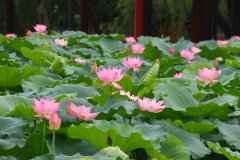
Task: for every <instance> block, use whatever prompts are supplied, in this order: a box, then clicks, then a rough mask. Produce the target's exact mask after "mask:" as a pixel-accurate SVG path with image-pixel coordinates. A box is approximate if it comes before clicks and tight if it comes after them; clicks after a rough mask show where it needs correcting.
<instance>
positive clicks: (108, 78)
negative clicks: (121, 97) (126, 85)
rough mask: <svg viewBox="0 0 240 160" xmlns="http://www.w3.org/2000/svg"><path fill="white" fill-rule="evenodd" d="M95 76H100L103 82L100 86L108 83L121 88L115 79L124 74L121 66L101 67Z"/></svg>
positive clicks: (118, 79) (117, 79) (119, 78)
mask: <svg viewBox="0 0 240 160" xmlns="http://www.w3.org/2000/svg"><path fill="white" fill-rule="evenodd" d="M96 74H97V76H98V78H100V79H101V80H102V81H103V82H104V83H103V84H101V86H105V85H107V84H109V85H110V86H111V85H113V86H114V87H115V88H117V89H122V87H121V86H120V85H119V84H117V83H116V82H117V81H120V80H121V79H122V78H123V77H124V74H123V73H122V68H120V69H118V68H110V67H108V68H103V69H102V70H99V71H97V73H96Z"/></svg>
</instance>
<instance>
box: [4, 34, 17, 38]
mask: <svg viewBox="0 0 240 160" xmlns="http://www.w3.org/2000/svg"><path fill="white" fill-rule="evenodd" d="M6 37H13V38H16V37H17V35H16V34H15V33H8V34H6Z"/></svg>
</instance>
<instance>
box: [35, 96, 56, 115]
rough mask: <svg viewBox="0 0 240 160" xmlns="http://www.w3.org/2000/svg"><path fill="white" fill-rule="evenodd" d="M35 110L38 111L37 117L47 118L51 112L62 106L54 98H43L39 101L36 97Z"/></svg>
mask: <svg viewBox="0 0 240 160" xmlns="http://www.w3.org/2000/svg"><path fill="white" fill-rule="evenodd" d="M34 103H35V105H33V106H32V107H33V110H34V111H35V112H36V113H37V115H36V117H39V118H46V119H49V118H50V116H51V114H52V113H54V112H57V110H58V108H59V107H60V103H55V100H54V99H52V100H50V99H47V98H46V99H43V98H41V99H40V101H38V100H37V99H36V98H34Z"/></svg>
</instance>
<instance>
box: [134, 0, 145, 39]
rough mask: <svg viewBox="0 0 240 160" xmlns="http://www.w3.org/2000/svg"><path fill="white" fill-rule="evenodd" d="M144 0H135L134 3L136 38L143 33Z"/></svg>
mask: <svg viewBox="0 0 240 160" xmlns="http://www.w3.org/2000/svg"><path fill="white" fill-rule="evenodd" d="M143 5H144V0H136V5H135V27H134V28H135V29H134V36H135V37H136V38H137V37H138V36H141V35H143V25H144V20H143V19H144V15H143V13H144V10H143V9H144V7H143Z"/></svg>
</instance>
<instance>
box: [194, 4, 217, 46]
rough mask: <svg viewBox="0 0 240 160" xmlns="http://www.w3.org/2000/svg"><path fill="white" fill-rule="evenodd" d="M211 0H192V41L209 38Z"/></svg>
mask: <svg viewBox="0 0 240 160" xmlns="http://www.w3.org/2000/svg"><path fill="white" fill-rule="evenodd" d="M211 7H212V6H211V1H210V0H193V7H192V41H193V42H199V41H202V40H209V39H211V22H212V19H211V18H212V16H211Z"/></svg>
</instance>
